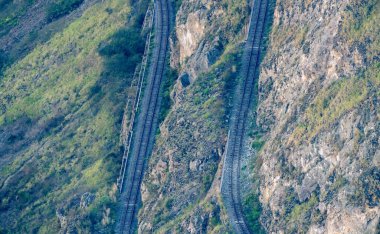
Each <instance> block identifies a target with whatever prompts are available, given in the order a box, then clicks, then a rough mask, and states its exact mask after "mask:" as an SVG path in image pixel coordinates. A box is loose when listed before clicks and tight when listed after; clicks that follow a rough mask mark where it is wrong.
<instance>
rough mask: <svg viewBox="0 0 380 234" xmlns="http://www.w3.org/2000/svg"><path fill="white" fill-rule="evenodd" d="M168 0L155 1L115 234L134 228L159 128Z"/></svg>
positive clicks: (167, 27)
mask: <svg viewBox="0 0 380 234" xmlns="http://www.w3.org/2000/svg"><path fill="white" fill-rule="evenodd" d="M169 1H170V0H156V1H155V2H154V7H155V15H154V17H155V37H154V38H155V39H154V41H155V48H154V51H153V55H152V59H151V63H150V68H149V73H148V79H147V85H146V88H145V90H144V97H143V100H142V105H141V112H140V114H139V116H138V120H137V123H136V124H137V125H136V130H135V134H133V139H132V142H133V143H132V150H131V153H130V155H129V157H128V161H127V165H126V173H125V178H124V180H123V185H122V191H121V195H120V208H119V213H118V220H117V224H116V230H115V233H134V230H135V228H136V226H137V221H136V220H137V217H136V215H137V211H138V205H139V202H140V196H139V195H140V187H141V181H142V178H143V172H144V168H145V163H146V161H147V158H148V157H149V156H150V154H151V152H152V149H153V144H154V137H155V134H156V130H157V125H158V115H159V109H160V102H161V97H160V95H159V94H160V88H161V84H162V83H163V82H162V81H163V79H164V71H165V64H166V54H167V50H168V43H169V34H170V23H171V22H170V19H171V7H170V2H169Z"/></svg>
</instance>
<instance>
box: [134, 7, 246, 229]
mask: <svg viewBox="0 0 380 234" xmlns="http://www.w3.org/2000/svg"><path fill="white" fill-rule="evenodd" d="M248 10H249V9H248V8H247V3H246V2H245V1H227V0H224V1H201V0H199V1H198V0H196V1H189V0H184V1H182V5H181V6H180V8H179V10H178V12H177V15H176V28H175V31H174V32H173V36H172V54H171V65H172V67H173V68H175V69H177V71H178V73H179V74H180V76H179V78H178V79H177V81H176V83H175V85H174V88H173V90H172V92H171V96H172V99H173V105H172V108H171V111H170V113H169V114H168V116H167V118H166V119H165V121H164V122H163V124H162V125H161V128H160V135H159V136H158V138H157V140H156V145H155V148H154V152H153V155H152V157H151V160H150V162H149V166H148V169H147V172H146V176H145V179H144V182H143V185H142V200H143V207H142V210H141V211H140V215H139V219H140V224H139V229H140V231H141V232H143V233H144V232H148V231H152V230H155V231H158V232H174V233H184V232H189V233H199V232H206V231H207V232H210V233H212V232H217V233H220V232H221V233H223V232H226V231H227V230H228V228H227V227H226V223H228V221H227V217H226V215H225V213H224V210H223V208H222V207H221V201H220V197H219V190H218V185H219V177H220V168H219V166H220V165H219V164H220V161H221V158H222V154H223V149H224V144H225V140H226V136H227V128H226V126H228V124H226V121H227V119H228V118H227V115H228V111H227V107H228V105H229V103H230V102H231V98H230V96H231V92H232V88H231V87H230V86H231V83H233V81H234V79H235V78H236V74H237V66H238V64H239V62H240V61H239V58H238V57H239V51H240V49H239V48H240V47H239V46H240V44H239V42H240V41H242V40H241V39H242V38H243V36H244V30H245V29H244V27H243V26H244V25H245V24H246V16H247V15H248Z"/></svg>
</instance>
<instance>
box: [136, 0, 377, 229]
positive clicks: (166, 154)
mask: <svg viewBox="0 0 380 234" xmlns="http://www.w3.org/2000/svg"><path fill="white" fill-rule="evenodd" d="M228 3H229V5H228V6H227V8H226V7H225V5H224V2H207V1H185V0H184V1H183V2H182V5H181V7H180V8H179V11H178V13H177V16H176V31H175V36H174V37H173V41H172V42H173V43H172V55H171V65H172V67H174V68H176V69H178V71H179V74H180V77H179V78H178V80H177V82H176V84H175V86H174V89H173V91H172V98H173V100H174V105H173V106H172V110H171V112H170V114H169V115H168V117H167V118H166V120H165V121H164V123H163V125H162V126H161V134H160V136H159V137H158V140H157V144H156V147H155V150H154V153H153V156H152V159H151V161H150V163H149V168H148V172H147V175H146V176H145V180H144V183H143V189H142V190H143V191H142V192H143V194H142V196H143V208H142V211H141V212H140V216H139V217H140V225H139V226H140V231H147V230H159V231H161V232H170V231H171V232H178V233H180V232H183V231H186V232H190V233H196V232H205V231H209V232H223V231H226V230H228V228H229V227H228V224H227V220H226V217H225V213H224V210H223V208H222V206H221V205H220V198H219V195H218V193H219V192H218V181H219V176H220V174H219V171H220V170H218V167H217V165H218V164H219V168H220V159H221V157H222V152H223V150H224V149H223V145H224V142H225V137H226V132H227V130H226V126H228V125H227V124H226V122H225V121H227V120H228V109H229V107H230V103H231V102H230V101H231V100H230V99H231V96H230V95H229V94H228V93H230V92H232V89H228V87H226V83H229V82H230V84H231V81H233V80H235V78H236V73H235V71H236V69H237V70H238V68H239V62H237V61H238V60H239V56H238V53H237V52H236V51H235V50H237V51H239V46H238V45H239V41H240V42H242V41H243V36H244V34H245V29H244V27H243V25H244V24H246V23H247V22H246V20H244V17H243V18H241V17H242V15H246V16H248V11H247V6H243V7H237V6H238V5H239V4H242V3H236V4H234V3H231V2H228ZM231 12H241V13H240V14H239V15H240V16H237V15H236V14H233V13H231ZM245 19H246V18H245ZM234 20H238V21H240V23H239V24H235V25H234V24H233V23H232V25H234V27H231V26H232V25H228V24H227V23H228V22H233V21H234ZM378 20H379V3H378V1H368V2H366V3H362V2H360V1H357V0H345V1H333V2H332V1H295V2H294V1H287V0H279V1H277V3H276V9H275V14H274V22H273V26H272V29H271V34H270V40H269V44H268V50H267V53H266V55H265V59H264V61H263V64H262V69H261V74H260V83H259V102H258V106H257V111H256V114H254V115H253V117H252V118H253V119H256V120H253V121H255V122H256V123H254V124H253V125H252V126H254V127H253V129H252V130H251V131H250V137H251V140H248V141H247V144H248V143H249V144H250V145H251V144H252V148H253V150H252V151H250V150H249V149H248V150H247V156H248V158H249V157H250V158H253V159H255V158H256V156H255V154H258V156H257V159H255V162H252V160H249V159H246V160H245V161H244V163H243V166H244V168H242V171H243V173H244V175H243V177H244V180H251V181H249V182H250V183H248V181H245V182H244V183H245V184H246V185H247V186H245V187H244V188H243V192H244V196H247V199H243V200H244V201H248V202H246V203H245V204H244V205H246V206H247V205H248V206H250V205H251V206H253V205H255V207H254V208H253V209H252V210H253V214H248V216H252V215H256V214H254V213H255V212H256V213H257V211H260V205H257V204H256V203H255V202H254V197H255V196H256V191H259V193H260V202H261V206H262V214H261V219H260V220H261V223H262V224H263V226H264V228H265V229H266V230H267V231H268V232H270V233H305V232H308V233H326V232H327V233H365V232H367V233H375V232H376V228H377V226H378V221H379V214H380V210H379V160H380V159H379V158H380V152H379V147H378V142H379V135H380V134H379V133H380V132H379V131H380V129H379V119H378V118H379V111H378V109H379V107H378V105H379V104H378V95H379V91H378V90H379V85H380V81H379V75H378V74H379V38H378V34H379V26H378V25H377V24H376V21H378ZM236 26H237V27H236ZM231 28H236V30H237V31H234V32H230V31H229V30H230V29H231ZM234 34H235V36H233V35H234ZM231 48H233V49H231ZM226 77H227V79H230V80H225V78H226ZM228 77H230V78H228ZM231 77H232V78H231ZM232 86H233V85H232ZM214 107H217V108H214ZM255 108H256V107H255ZM255 116H257V118H256V117H255ZM263 142H266V143H265V145H264V147H262V146H261V145H262V144H263ZM249 155H250V156H249ZM253 164H254V165H253ZM246 168H250V170H251V172H250V174H251V175H249V173H247V169H246ZM252 168H253V169H252ZM252 178H255V179H252ZM252 180H253V181H252ZM212 181H213V182H212ZM250 190H251V191H250ZM250 193H253V194H254V196H250V195H249V194H250ZM248 210H249V209H248ZM217 216H220V217H221V219H220V220H218V219H216V218H215V217H217ZM158 227H160V229H158Z"/></svg>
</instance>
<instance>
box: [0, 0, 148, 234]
mask: <svg viewBox="0 0 380 234" xmlns="http://www.w3.org/2000/svg"><path fill="white" fill-rule="evenodd" d="M141 3H142V4H141V5H135V6H136V8H135V9H134V10H132V8H131V6H130V5H129V3H126V2H125V1H119V0H112V1H106V2H102V3H97V4H94V5H92V6H89V7H88V9H87V10H86V11H85V12H84V13H83V15H82V16H80V17H79V18H78V19H74V21H73V22H72V23H70V24H69V25H68V26H67V27H63V28H61V31H57V32H56V34H55V35H54V36H53V37H52V38H51V39H50V40H48V41H47V42H46V43H44V44H41V45H37V46H36V47H35V48H34V49H32V51H31V52H30V53H29V54H27V55H26V56H25V57H24V58H21V59H20V60H19V61H18V62H16V63H15V64H13V65H12V66H11V67H9V68H8V69H6V70H5V71H4V75H3V77H2V78H1V80H0V161H1V163H0V211H1V212H0V220H1V221H0V227H1V229H3V230H4V231H7V232H9V233H25V232H39V233H57V232H58V231H59V230H60V231H62V232H65V231H68V232H92V233H93V232H99V231H100V230H104V231H106V230H108V228H110V227H111V225H112V224H113V221H114V213H113V210H112V209H113V204H114V202H115V201H116V188H115V185H114V183H115V182H116V174H117V172H118V167H119V166H118V165H119V163H120V162H119V159H120V148H119V133H120V124H121V118H122V111H123V108H124V104H125V100H126V95H127V92H126V91H127V87H128V86H129V83H130V79H131V76H132V74H133V71H134V67H135V65H136V63H137V62H138V61H139V60H140V59H141V53H142V52H143V49H144V44H143V43H141V41H142V40H141V39H140V35H139V31H137V30H138V29H134V27H135V25H136V22H140V23H141V17H140V16H141V13H142V12H145V9H146V5H147V4H146V3H145V2H141ZM140 10H141V12H140ZM137 26H138V27H139V25H137ZM1 229H0V230H1Z"/></svg>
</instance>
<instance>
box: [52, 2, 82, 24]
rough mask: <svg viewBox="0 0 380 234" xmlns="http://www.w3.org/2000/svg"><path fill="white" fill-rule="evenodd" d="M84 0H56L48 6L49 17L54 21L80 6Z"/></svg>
mask: <svg viewBox="0 0 380 234" xmlns="http://www.w3.org/2000/svg"><path fill="white" fill-rule="evenodd" d="M83 1H84V0H56V1H54V2H53V3H52V4H51V5H50V6H49V7H48V8H47V12H46V15H47V19H48V21H53V20H54V19H57V18H60V17H62V16H64V15H67V14H68V13H70V12H71V11H73V10H75V9H76V8H78V7H79V6H80V5H81V4H82V3H83Z"/></svg>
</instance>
